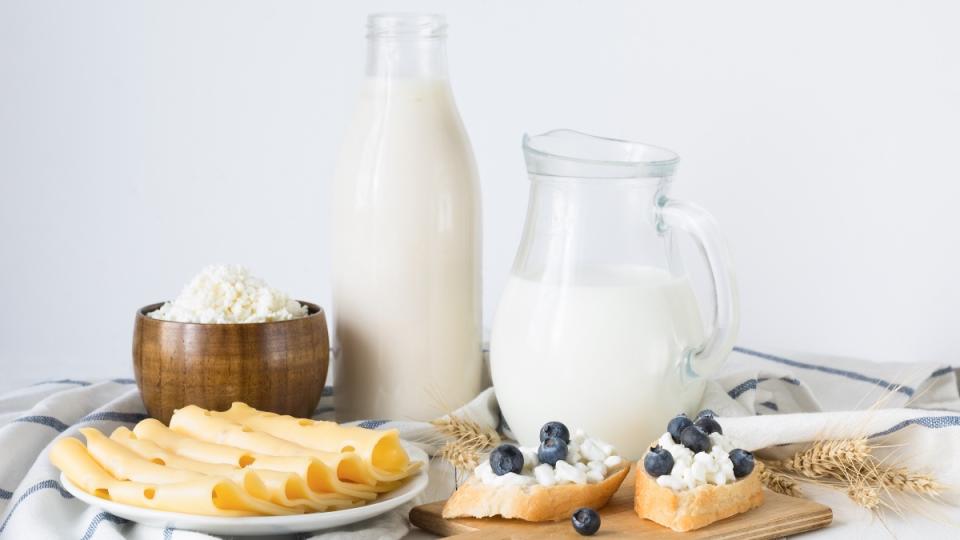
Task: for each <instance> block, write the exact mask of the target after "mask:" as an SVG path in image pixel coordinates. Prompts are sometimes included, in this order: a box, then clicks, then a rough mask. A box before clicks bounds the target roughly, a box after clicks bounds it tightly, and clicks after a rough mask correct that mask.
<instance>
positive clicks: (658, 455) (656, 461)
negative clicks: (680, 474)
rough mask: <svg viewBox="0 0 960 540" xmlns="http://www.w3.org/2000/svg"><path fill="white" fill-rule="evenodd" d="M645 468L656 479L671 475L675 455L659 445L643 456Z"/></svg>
mask: <svg viewBox="0 0 960 540" xmlns="http://www.w3.org/2000/svg"><path fill="white" fill-rule="evenodd" d="M643 468H644V469H646V471H647V474H649V475H650V476H652V477H654V478H656V477H658V476H663V475H665V474H670V471H672V470H673V455H672V454H670V452H668V451H667V450H664V449H663V448H662V447H661V446H660V445H659V444H658V445H656V446H654V447H653V448H651V449H650V451H649V452H647V455H645V456H643Z"/></svg>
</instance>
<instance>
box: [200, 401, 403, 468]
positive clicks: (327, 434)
mask: <svg viewBox="0 0 960 540" xmlns="http://www.w3.org/2000/svg"><path fill="white" fill-rule="evenodd" d="M210 414H211V415H212V416H214V417H217V418H224V419H227V420H230V421H231V422H234V423H236V424H240V425H242V426H247V427H250V428H252V429H254V430H256V431H259V432H263V433H267V434H269V435H273V436H274V437H278V438H280V439H283V440H286V441H290V442H293V443H296V444H298V445H300V446H304V447H306V448H313V449H315V450H321V451H324V452H355V453H356V454H357V455H359V456H360V457H362V458H363V460H364V461H365V462H366V464H367V465H368V467H369V468H370V472H371V475H372V476H373V477H374V478H376V479H377V480H378V481H381V482H389V481H395V480H401V479H403V478H406V477H407V476H410V474H412V472H414V471H415V470H416V468H417V467H419V463H411V462H410V456H409V455H407V452H406V450H404V449H403V446H402V445H401V444H400V432H399V431H397V430H395V429H389V430H373V429H365V428H361V427H352V426H341V425H340V424H337V423H336V422H323V421H317V420H311V419H308V418H294V417H293V416H286V415H279V414H275V413H271V412H264V411H258V410H257V409H254V408H253V407H251V406H249V405H247V404H245V403H239V402H235V403H234V404H233V405H231V406H230V409H228V410H226V411H223V412H216V411H211V412H210Z"/></svg>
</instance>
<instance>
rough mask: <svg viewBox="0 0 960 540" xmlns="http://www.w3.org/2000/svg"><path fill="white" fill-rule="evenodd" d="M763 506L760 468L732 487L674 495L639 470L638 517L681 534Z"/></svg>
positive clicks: (705, 487)
mask: <svg viewBox="0 0 960 540" xmlns="http://www.w3.org/2000/svg"><path fill="white" fill-rule="evenodd" d="M761 504H763V489H762V486H761V484H760V471H759V467H756V468H754V469H753V471H752V472H751V473H750V474H749V475H747V476H746V477H745V478H740V479H738V480H737V481H736V482H733V483H732V484H724V485H722V486H715V485H713V484H705V485H702V486H698V487H696V488H694V489H687V490H683V491H674V490H672V489H670V488H668V487H663V486H661V485H660V484H657V480H656V479H655V478H653V477H652V476H650V475H649V474H647V472H646V471H644V470H643V462H641V463H640V465H639V466H638V468H637V483H636V490H635V495H634V499H633V508H634V510H636V512H637V515H638V516H640V517H642V518H646V519H649V520H651V521H655V522H657V523H659V524H660V525H663V526H664V527H670V528H671V529H673V530H675V531H679V532H684V531H692V530H693V529H699V528H701V527H706V526H707V525H709V524H711V523H713V522H714V521H718V520H721V519H724V518H728V517H730V516H733V515H736V514H740V513H742V512H746V511H747V510H750V509H751V508H756V507H758V506H760V505H761Z"/></svg>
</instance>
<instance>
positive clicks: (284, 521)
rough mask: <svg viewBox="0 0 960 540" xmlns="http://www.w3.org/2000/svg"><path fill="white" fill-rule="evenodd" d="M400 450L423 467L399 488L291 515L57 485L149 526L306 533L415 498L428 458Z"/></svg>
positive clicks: (226, 532)
mask: <svg viewBox="0 0 960 540" xmlns="http://www.w3.org/2000/svg"><path fill="white" fill-rule="evenodd" d="M404 448H406V450H407V453H408V454H410V460H411V461H419V462H421V463H423V465H422V466H421V467H420V472H418V473H417V474H416V475H414V476H413V477H412V478H410V479H409V480H408V481H407V482H406V483H405V484H404V485H403V486H401V487H400V488H399V489H396V490H394V491H391V492H390V493H387V494H385V495H383V496H381V497H380V498H378V499H377V500H375V501H373V502H371V503H368V504H366V505H364V506H358V507H356V508H347V509H345V510H334V511H331V512H316V513H313V514H299V515H295V516H250V517H211V516H198V515H194V514H182V513H179V512H165V511H163V510H151V509H149V508H140V507H138V506H130V505H127V504H120V503H115V502H113V501H107V500H104V499H101V498H100V497H96V496H94V495H91V494H89V493H87V492H86V491H83V490H82V489H80V488H78V487H77V486H75V485H74V484H73V483H72V482H70V479H69V478H67V477H66V476H64V475H63V474H61V475H60V483H61V484H63V487H64V488H65V489H66V490H67V491H69V492H70V493H71V494H72V495H73V496H74V497H76V498H78V499H80V500H81V501H83V502H85V503H87V504H89V505H91V506H96V507H98V508H102V509H103V510H104V511H106V512H109V513H111V514H113V515H115V516H118V517H122V518H124V519H129V520H130V521H133V522H136V523H140V524H142V525H147V526H150V527H161V528H163V527H170V528H172V529H186V530H189V531H198V532H202V533H207V534H218V535H237V536H252V535H268V534H286V533H299V532H309V531H318V530H321V529H332V528H334V527H342V526H344V525H349V524H350V523H356V522H358V521H363V520H365V519H370V518H372V517H375V516H379V515H380V514H383V513H385V512H389V511H390V510H393V509H394V508H397V507H398V506H400V505H402V504H403V503H405V502H407V501H409V500H410V499H413V498H414V497H416V496H417V495H419V494H420V492H422V491H423V490H424V488H426V487H427V480H428V479H427V468H428V466H429V463H428V459H429V458H428V457H427V454H426V453H424V452H423V450H420V449H419V448H417V447H415V446H413V445H411V444H404Z"/></svg>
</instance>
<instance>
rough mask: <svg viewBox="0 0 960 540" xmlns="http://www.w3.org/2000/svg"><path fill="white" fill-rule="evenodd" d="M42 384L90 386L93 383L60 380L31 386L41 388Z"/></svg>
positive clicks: (41, 382)
mask: <svg viewBox="0 0 960 540" xmlns="http://www.w3.org/2000/svg"><path fill="white" fill-rule="evenodd" d="M42 384H77V385H80V386H90V385H91V384H92V383H91V382H90V381H78V380H75V379H58V380H56V381H40V382H38V383H34V384H31V385H30V386H40V385H42Z"/></svg>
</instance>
